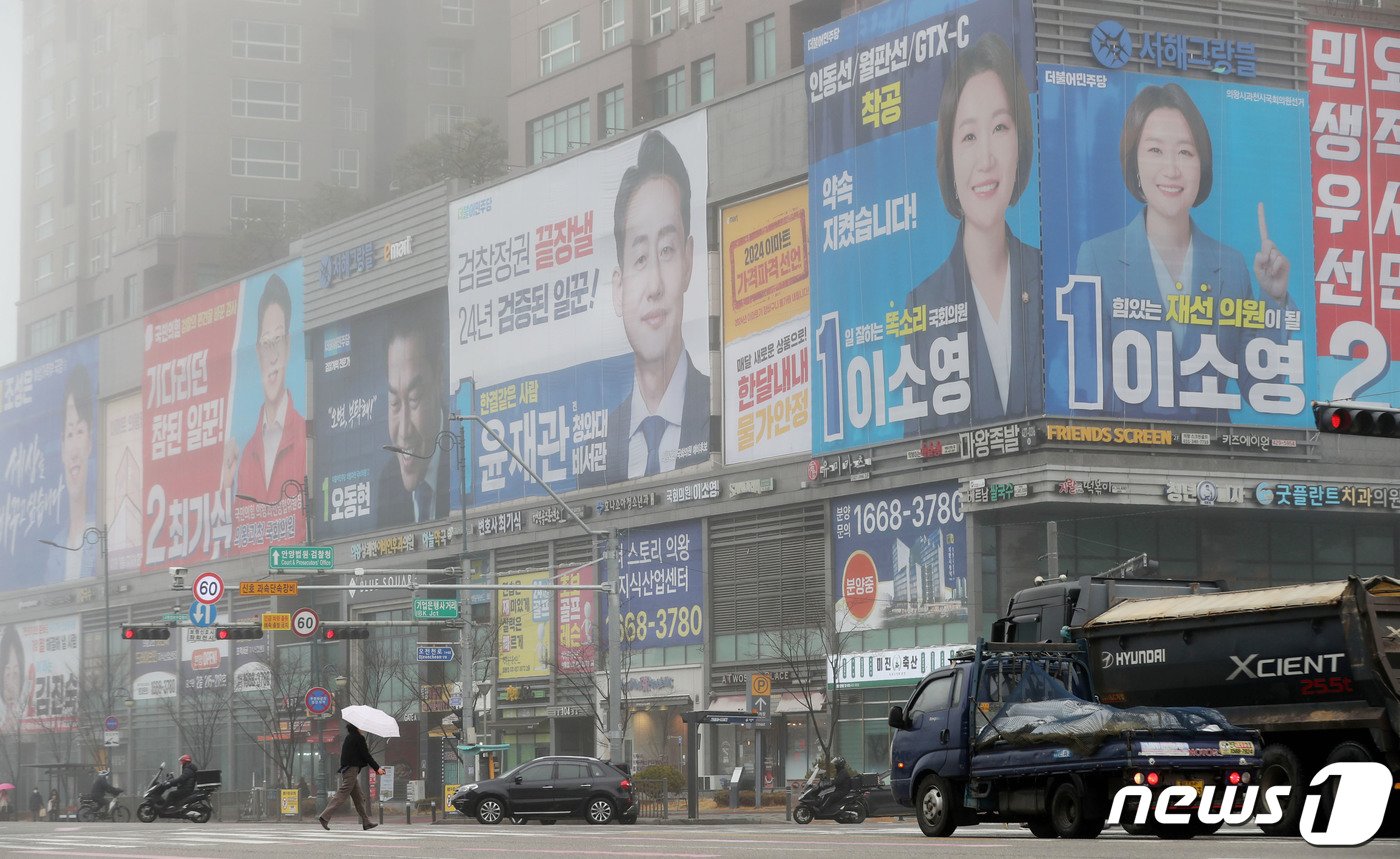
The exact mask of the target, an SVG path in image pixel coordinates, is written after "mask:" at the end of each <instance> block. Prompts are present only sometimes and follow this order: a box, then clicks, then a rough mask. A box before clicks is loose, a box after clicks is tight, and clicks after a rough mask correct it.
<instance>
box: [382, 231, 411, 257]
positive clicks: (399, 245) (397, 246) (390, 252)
mask: <svg viewBox="0 0 1400 859" xmlns="http://www.w3.org/2000/svg"><path fill="white" fill-rule="evenodd" d="M407 256H413V236H404V237H403V238H401V239H399V240H398V241H396V242H385V243H384V261H385V262H393V261H394V260H400V259H403V258H404V257H407Z"/></svg>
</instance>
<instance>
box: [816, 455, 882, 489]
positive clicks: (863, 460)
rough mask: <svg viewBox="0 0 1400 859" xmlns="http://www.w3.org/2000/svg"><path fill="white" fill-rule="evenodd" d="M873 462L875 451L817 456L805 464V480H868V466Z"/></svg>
mask: <svg viewBox="0 0 1400 859" xmlns="http://www.w3.org/2000/svg"><path fill="white" fill-rule="evenodd" d="M874 461H875V451H873V450H862V451H856V452H855V453H842V454H833V455H832V456H818V457H815V458H814V459H813V460H812V461H811V462H809V463H807V479H808V480H810V481H812V482H814V483H815V482H816V481H818V480H825V479H827V478H829V477H849V478H850V479H851V480H868V479H869V478H870V466H871V465H872V464H873V463H874Z"/></svg>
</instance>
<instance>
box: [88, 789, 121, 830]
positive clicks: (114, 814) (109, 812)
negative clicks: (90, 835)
mask: <svg viewBox="0 0 1400 859" xmlns="http://www.w3.org/2000/svg"><path fill="white" fill-rule="evenodd" d="M119 793H121V791H120V790H118V791H117V794H119ZM117 794H112V799H111V801H110V802H107V803H105V804H104V803H101V802H98V801H97V800H96V799H94V798H93V797H91V796H89V795H87V794H83V795H82V797H81V798H80V800H79V803H78V820H79V821H80V822H82V823H92V822H93V821H97V820H110V821H112V822H113V823H126V822H128V821H130V820H131V809H129V808H127V807H126V806H124V805H117Z"/></svg>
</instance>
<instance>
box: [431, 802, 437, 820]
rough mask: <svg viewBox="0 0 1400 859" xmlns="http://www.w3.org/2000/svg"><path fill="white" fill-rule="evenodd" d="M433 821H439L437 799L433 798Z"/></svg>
mask: <svg viewBox="0 0 1400 859" xmlns="http://www.w3.org/2000/svg"><path fill="white" fill-rule="evenodd" d="M432 806H433V823H437V800H433V802H432Z"/></svg>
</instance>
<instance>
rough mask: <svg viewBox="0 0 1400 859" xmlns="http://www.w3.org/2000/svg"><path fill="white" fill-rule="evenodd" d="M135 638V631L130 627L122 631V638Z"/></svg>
mask: <svg viewBox="0 0 1400 859" xmlns="http://www.w3.org/2000/svg"><path fill="white" fill-rule="evenodd" d="M135 637H136V630H134V629H132V628H131V627H129V626H128V627H126V628H125V629H123V630H122V638H135Z"/></svg>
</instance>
